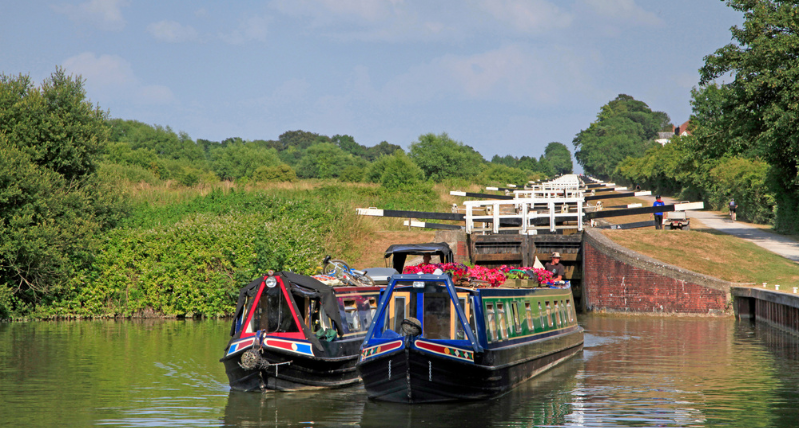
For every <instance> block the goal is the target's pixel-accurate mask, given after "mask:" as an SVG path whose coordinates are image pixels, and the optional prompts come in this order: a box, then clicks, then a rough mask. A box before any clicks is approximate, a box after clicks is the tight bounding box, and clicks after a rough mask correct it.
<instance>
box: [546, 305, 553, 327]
mask: <svg viewBox="0 0 799 428" xmlns="http://www.w3.org/2000/svg"><path fill="white" fill-rule="evenodd" d="M544 303H545V304H546V306H547V321H548V322H547V325H548V326H550V327H552V326H553V325H554V324H552V309H550V307H549V302H544Z"/></svg>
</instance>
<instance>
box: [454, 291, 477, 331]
mask: <svg viewBox="0 0 799 428" xmlns="http://www.w3.org/2000/svg"><path fill="white" fill-rule="evenodd" d="M468 302H469V297H468V296H467V295H465V294H464V295H459V296H458V304H459V305H460V307H461V310H463V314H464V315H466V320H467V321H468V322H469V325H470V326H471V325H472V324H473V320H472V308H471V305H469V303H468ZM450 324H451V327H450V328H451V330H452V333H453V334H452V337H450V339H455V340H466V333H465V332H464V331H463V324H461V320H460V319H459V318H458V313H457V312H456V311H454V310H453V311H452V313H451V315H450Z"/></svg>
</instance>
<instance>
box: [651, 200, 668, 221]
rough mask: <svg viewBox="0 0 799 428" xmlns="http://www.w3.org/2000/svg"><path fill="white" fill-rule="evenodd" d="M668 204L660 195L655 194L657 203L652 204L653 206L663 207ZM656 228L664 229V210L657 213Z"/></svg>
mask: <svg viewBox="0 0 799 428" xmlns="http://www.w3.org/2000/svg"><path fill="white" fill-rule="evenodd" d="M663 205H666V204H664V203H663V201H662V200H661V199H660V195H657V196H655V203H654V204H652V206H653V207H662V206H663ZM655 229H663V212H662V211H661V212H659V213H657V212H656V213H655Z"/></svg>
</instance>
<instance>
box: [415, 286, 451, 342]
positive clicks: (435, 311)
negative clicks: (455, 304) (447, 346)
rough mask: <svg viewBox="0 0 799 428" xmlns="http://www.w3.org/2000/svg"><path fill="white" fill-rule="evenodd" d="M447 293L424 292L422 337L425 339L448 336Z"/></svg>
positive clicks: (447, 337) (449, 317) (448, 312)
mask: <svg viewBox="0 0 799 428" xmlns="http://www.w3.org/2000/svg"><path fill="white" fill-rule="evenodd" d="M450 309H451V308H450V300H449V293H447V292H446V291H444V292H441V293H424V321H423V322H422V337H424V338H426V339H449V338H450V320H451V316H450V315H451V312H450Z"/></svg>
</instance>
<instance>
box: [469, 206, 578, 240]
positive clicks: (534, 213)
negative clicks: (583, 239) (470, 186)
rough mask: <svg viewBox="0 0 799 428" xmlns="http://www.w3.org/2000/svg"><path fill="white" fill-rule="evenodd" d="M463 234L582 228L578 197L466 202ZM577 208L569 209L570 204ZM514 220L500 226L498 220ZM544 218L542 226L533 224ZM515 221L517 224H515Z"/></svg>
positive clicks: (535, 232)
mask: <svg viewBox="0 0 799 428" xmlns="http://www.w3.org/2000/svg"><path fill="white" fill-rule="evenodd" d="M463 204H464V206H465V208H466V233H481V232H482V233H499V232H500V231H501V230H517V231H518V232H519V234H522V235H536V234H538V231H539V230H549V231H550V232H555V229H556V225H557V222H558V221H561V222H567V223H568V224H561V225H558V226H557V228H559V229H577V230H579V231H582V230H583V198H582V197H548V198H523V199H514V200H512V201H466V202H464V203H463ZM572 204H573V205H576V208H577V211H576V212H574V211H571V209H570V205H572ZM510 219H515V220H516V221H506V223H514V224H513V225H511V226H502V220H510ZM539 219H547V222H546V223H547V224H546V225H543V226H542V225H540V224H536V223H538V221H537V220H539ZM516 224H519V225H516Z"/></svg>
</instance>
